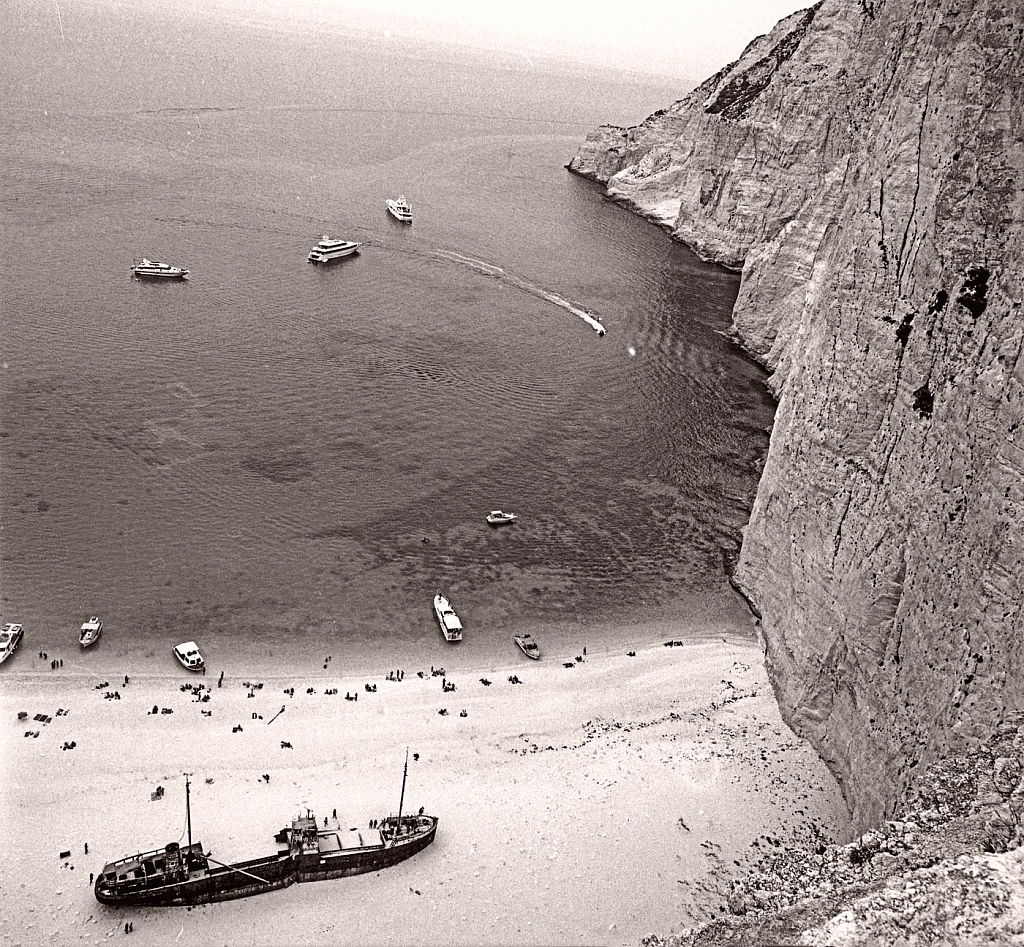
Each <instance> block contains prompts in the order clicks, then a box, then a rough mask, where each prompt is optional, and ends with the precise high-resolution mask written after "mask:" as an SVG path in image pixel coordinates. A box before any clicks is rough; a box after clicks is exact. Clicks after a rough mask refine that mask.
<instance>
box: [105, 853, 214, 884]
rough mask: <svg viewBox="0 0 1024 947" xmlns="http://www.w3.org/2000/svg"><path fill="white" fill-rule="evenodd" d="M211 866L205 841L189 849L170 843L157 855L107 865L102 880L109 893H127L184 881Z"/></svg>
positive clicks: (143, 855) (136, 856)
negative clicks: (204, 846) (204, 844)
mask: <svg viewBox="0 0 1024 947" xmlns="http://www.w3.org/2000/svg"><path fill="white" fill-rule="evenodd" d="M207 867H208V866H207V861H206V856H205V855H204V854H203V843H202V842H195V843H194V844H192V845H191V846H186V847H185V848H181V846H179V845H178V843H177V842H170V843H169V844H168V845H167V847H166V848H162V849H157V850H156V851H155V852H145V853H143V854H141V855H129V856H128V857H127V858H122V859H120V860H118V861H116V862H110V863H109V864H107V865H104V866H103V872H102V873H101V875H100V877H101V879H102V883H103V884H104V885H105V887H107V888H108V889H109V890H111V891H117V892H119V893H125V892H128V891H133V890H142V889H145V888H149V887H152V886H155V885H164V884H173V883H174V882H177V881H184V880H185V879H186V878H188V877H189V875H191V874H192V873H194V872H196V871H205V870H206V869H207Z"/></svg>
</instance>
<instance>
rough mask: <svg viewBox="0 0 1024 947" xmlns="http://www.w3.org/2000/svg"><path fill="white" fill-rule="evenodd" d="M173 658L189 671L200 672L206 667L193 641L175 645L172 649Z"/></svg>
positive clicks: (197, 646)
mask: <svg viewBox="0 0 1024 947" xmlns="http://www.w3.org/2000/svg"><path fill="white" fill-rule="evenodd" d="M174 656H175V657H176V658H177V659H178V660H179V661H180V662H181V666H182V667H184V668H187V669H188V670H189V671H202V670H203V669H204V668H205V667H206V663H205V662H204V661H203V656H202V655H201V654H200V653H199V645H197V644H196V643H195V642H194V641H186V642H184V643H182V644H180V645H177V646H176V647H175V649H174Z"/></svg>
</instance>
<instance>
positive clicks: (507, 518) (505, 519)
mask: <svg viewBox="0 0 1024 947" xmlns="http://www.w3.org/2000/svg"><path fill="white" fill-rule="evenodd" d="M517 519H519V517H518V516H517V515H516V514H515V513H506V512H504V511H503V510H491V512H490V513H488V514H487V522H488V523H490V524H491V526H502V525H503V524H505V523H512V522H514V521H515V520H517Z"/></svg>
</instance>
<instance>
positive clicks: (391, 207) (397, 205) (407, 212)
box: [388, 194, 412, 224]
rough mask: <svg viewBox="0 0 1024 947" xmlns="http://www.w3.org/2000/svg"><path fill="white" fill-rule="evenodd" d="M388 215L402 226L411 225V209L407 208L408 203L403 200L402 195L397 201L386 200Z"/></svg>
mask: <svg viewBox="0 0 1024 947" xmlns="http://www.w3.org/2000/svg"><path fill="white" fill-rule="evenodd" d="M388 213H389V214H391V216H392V217H394V218H395V219H396V220H400V221H401V222H402V223H403V224H411V223H412V208H411V207H410V206H409V202H408V201H407V200H406V199H405V195H404V194H402V195H401V196H400V197H399V198H398V200H397V201H396V200H388Z"/></svg>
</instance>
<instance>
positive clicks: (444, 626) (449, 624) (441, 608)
mask: <svg viewBox="0 0 1024 947" xmlns="http://www.w3.org/2000/svg"><path fill="white" fill-rule="evenodd" d="M434 614H435V615H437V622H438V624H439V625H440V626H441V634H443V635H444V637H445V640H446V641H462V622H461V621H459V616H458V615H456V614H455V610H454V609H453V608H452V606H451V602H449V601H448V599H446V598H445V597H444V596H443V595H442V594H441V593H440V592H438V593H437V595H435V596H434Z"/></svg>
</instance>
